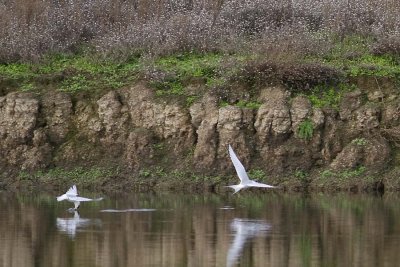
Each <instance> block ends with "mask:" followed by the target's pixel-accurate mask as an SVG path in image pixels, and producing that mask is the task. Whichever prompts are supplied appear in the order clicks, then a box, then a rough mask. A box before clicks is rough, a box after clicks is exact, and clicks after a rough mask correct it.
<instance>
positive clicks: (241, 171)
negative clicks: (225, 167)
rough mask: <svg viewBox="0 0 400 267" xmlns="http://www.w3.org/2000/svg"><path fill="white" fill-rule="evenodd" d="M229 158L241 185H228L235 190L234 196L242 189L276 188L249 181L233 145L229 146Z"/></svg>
mask: <svg viewBox="0 0 400 267" xmlns="http://www.w3.org/2000/svg"><path fill="white" fill-rule="evenodd" d="M229 156H230V157H231V160H232V163H233V166H234V167H235V170H236V173H237V175H238V176H239V179H240V183H239V184H236V185H228V186H227V187H230V188H232V189H234V190H235V192H234V194H235V193H237V192H239V191H240V190H241V189H243V188H246V187H265V188H275V186H272V185H267V184H263V183H259V182H256V181H253V180H250V179H249V176H248V175H247V173H246V170H245V168H244V166H243V164H242V163H241V162H240V160H239V159H238V157H237V156H236V154H235V152H234V151H233V149H232V147H231V145H229Z"/></svg>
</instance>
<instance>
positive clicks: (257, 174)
mask: <svg viewBox="0 0 400 267" xmlns="http://www.w3.org/2000/svg"><path fill="white" fill-rule="evenodd" d="M266 176H267V175H266V174H265V172H264V171H263V170H260V169H251V170H250V171H249V177H250V179H253V180H257V181H263V180H264V179H265V178H266Z"/></svg>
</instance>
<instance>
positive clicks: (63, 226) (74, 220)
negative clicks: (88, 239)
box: [57, 211, 101, 239]
mask: <svg viewBox="0 0 400 267" xmlns="http://www.w3.org/2000/svg"><path fill="white" fill-rule="evenodd" d="M73 213H74V216H73V217H71V218H57V229H58V231H60V232H63V233H66V234H67V235H68V236H69V237H71V238H72V239H74V238H75V235H76V232H77V231H79V229H82V228H85V227H88V226H91V225H97V226H101V220H100V219H85V218H81V217H80V215H79V213H78V211H74V212H73Z"/></svg>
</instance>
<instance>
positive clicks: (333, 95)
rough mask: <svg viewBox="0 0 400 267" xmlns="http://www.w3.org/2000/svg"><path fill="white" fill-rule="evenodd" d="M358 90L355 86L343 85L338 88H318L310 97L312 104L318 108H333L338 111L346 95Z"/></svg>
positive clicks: (315, 88) (314, 89) (322, 86)
mask: <svg viewBox="0 0 400 267" xmlns="http://www.w3.org/2000/svg"><path fill="white" fill-rule="evenodd" d="M355 89H356V86H355V85H354V84H345V83H341V84H339V85H337V86H324V85H320V86H316V87H314V88H313V89H312V90H311V93H310V94H309V95H308V99H310V102H311V104H312V105H313V106H314V107H317V108H324V107H325V108H333V109H336V110H338V109H339V103H340V100H341V98H342V96H343V94H344V93H346V92H350V91H353V90H355Z"/></svg>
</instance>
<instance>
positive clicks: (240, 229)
mask: <svg viewBox="0 0 400 267" xmlns="http://www.w3.org/2000/svg"><path fill="white" fill-rule="evenodd" d="M231 229H232V231H233V232H234V233H235V237H234V239H233V241H232V244H231V246H230V247H229V251H228V255H227V259H226V262H227V263H226V266H227V267H232V266H235V265H236V264H237V263H238V260H239V258H240V256H241V254H242V250H243V248H244V245H245V244H246V242H248V241H251V239H253V238H255V237H264V236H266V235H267V233H268V231H269V230H270V229H271V225H270V224H268V223H266V222H265V221H260V220H246V219H238V218H235V219H233V221H232V223H231Z"/></svg>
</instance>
